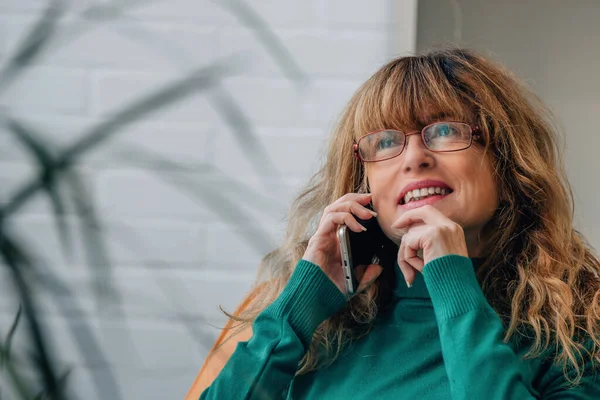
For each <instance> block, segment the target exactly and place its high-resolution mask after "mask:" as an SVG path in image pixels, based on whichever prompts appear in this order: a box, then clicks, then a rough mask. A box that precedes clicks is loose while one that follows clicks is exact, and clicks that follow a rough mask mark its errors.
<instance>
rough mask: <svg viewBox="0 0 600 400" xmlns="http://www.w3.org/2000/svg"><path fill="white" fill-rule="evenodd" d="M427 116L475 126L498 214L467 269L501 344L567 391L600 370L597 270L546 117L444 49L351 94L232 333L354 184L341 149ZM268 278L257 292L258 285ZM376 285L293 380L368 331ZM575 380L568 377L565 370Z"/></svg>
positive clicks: (458, 52)
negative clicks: (550, 368)
mask: <svg viewBox="0 0 600 400" xmlns="http://www.w3.org/2000/svg"><path fill="white" fill-rule="evenodd" d="M432 110H438V111H443V112H445V113H448V114H451V115H453V116H455V117H460V118H463V120H465V121H467V120H468V121H470V122H472V123H475V124H477V125H478V126H479V127H480V129H481V131H482V134H483V138H484V142H485V151H486V152H488V154H489V155H491V158H492V162H493V166H494V174H495V179H496V181H497V185H498V192H499V193H500V194H501V195H500V196H501V198H500V199H499V200H500V206H499V207H498V209H497V211H496V213H495V215H494V217H493V218H492V220H491V221H490V222H489V223H488V225H487V226H486V228H485V229H484V231H483V232H482V236H481V240H482V241H483V243H484V245H485V246H484V248H485V249H487V253H488V256H487V257H486V260H485V262H484V264H483V265H482V266H481V267H480V268H479V269H478V271H477V273H478V279H479V281H480V283H481V286H482V289H483V291H484V293H485V296H486V298H487V299H488V301H489V302H490V304H491V305H492V307H493V308H494V309H495V310H496V312H497V313H498V315H499V316H500V318H501V319H502V321H503V322H504V324H505V328H506V336H505V338H504V339H505V341H507V342H508V341H509V340H511V338H515V336H518V335H527V336H528V337H530V338H532V341H531V343H532V344H531V347H530V349H529V352H528V353H527V354H526V356H528V357H535V356H538V355H540V354H542V353H543V352H545V351H546V350H552V349H554V351H555V354H554V357H555V361H556V362H557V363H559V365H562V366H563V371H564V373H565V376H566V377H567V379H568V380H569V381H570V382H572V383H574V384H576V383H577V382H578V381H579V379H580V377H581V375H582V373H583V368H582V364H583V362H582V359H583V356H584V355H585V357H592V358H593V359H595V360H597V361H600V325H599V321H600V279H599V272H600V263H599V261H598V259H597V257H596V256H595V255H594V254H593V252H592V250H591V248H590V247H589V245H587V244H586V242H585V240H584V238H583V237H582V236H581V234H579V233H578V232H577V231H576V230H575V229H574V227H573V199H572V193H571V189H570V186H569V183H568V181H567V180H566V175H565V172H564V169H563V160H562V158H561V151H560V146H559V144H562V143H559V135H558V134H557V129H556V128H555V125H554V123H553V121H552V116H551V113H550V112H549V111H548V109H547V108H546V106H545V105H544V104H543V103H542V101H540V100H539V99H538V98H537V97H536V96H535V95H534V94H533V93H532V92H531V91H530V90H529V89H528V88H527V87H525V86H524V85H523V84H522V83H520V81H519V80H518V79H517V78H515V77H514V76H513V75H512V74H511V73H510V72H509V71H507V70H506V69H505V68H503V67H502V66H500V65H498V64H497V63H495V62H492V61H490V60H488V59H486V58H484V57H482V56H481V55H479V54H477V53H475V52H473V51H469V50H464V49H448V50H441V51H436V52H431V53H429V54H426V55H420V56H410V57H402V58H397V59H394V60H392V61H391V62H389V63H387V64H386V65H384V66H383V67H382V68H381V69H380V70H379V71H377V72H376V73H375V74H374V75H373V76H372V77H371V78H370V79H369V80H368V81H366V82H365V83H364V84H363V85H362V86H361V87H360V88H359V89H358V91H357V92H356V93H355V94H354V96H353V97H352V99H351V100H350V102H349V104H348V105H347V107H346V109H345V111H344V112H343V114H342V116H341V119H340V121H339V123H338V125H337V128H336V129H335V131H334V132H333V135H332V137H331V141H330V144H329V150H328V153H327V158H326V162H325V164H324V166H323V167H322V169H321V170H320V171H319V172H318V173H317V174H315V176H313V178H312V179H311V181H310V182H309V184H308V186H307V187H306V189H305V190H304V191H303V192H302V193H301V194H300V195H299V196H298V198H297V199H296V200H295V201H294V202H293V204H292V207H291V210H290V214H289V221H288V229H287V232H286V235H285V238H284V242H283V244H282V246H281V247H279V248H278V249H276V250H275V251H273V252H272V253H270V254H268V255H267V256H266V257H265V258H264V259H263V261H262V263H261V273H260V274H259V278H258V281H257V286H256V287H255V290H254V291H253V292H252V293H251V294H250V295H251V296H252V297H253V301H252V302H250V306H248V307H246V308H245V309H244V310H242V311H240V313H238V314H237V315H231V314H228V315H229V316H230V317H231V318H232V319H234V320H235V321H239V324H237V325H236V327H235V329H236V330H242V329H244V328H245V327H247V326H248V325H249V324H251V323H252V321H253V320H254V318H255V317H256V316H257V315H258V314H259V313H260V312H261V311H262V310H263V309H264V308H265V307H267V306H268V305H269V304H270V303H271V302H272V301H273V300H274V299H275V298H276V297H277V296H278V295H279V294H280V293H281V291H282V290H283V288H284V286H285V285H286V283H287V281H288V280H289V278H290V276H291V274H292V272H293V269H294V266H295V265H296V263H297V261H298V260H299V259H301V258H302V256H303V254H304V251H305V250H306V247H307V243H308V239H309V238H310V237H311V235H312V234H313V233H314V231H315V230H316V226H317V222H318V221H319V218H320V216H321V213H322V211H323V209H324V208H325V207H326V206H327V205H328V204H330V203H332V202H333V201H335V200H336V199H338V198H339V197H341V196H342V195H344V194H346V193H348V192H356V191H357V190H358V189H359V188H360V187H361V186H363V185H364V184H365V180H366V178H365V174H364V167H363V165H362V164H361V163H360V162H359V161H358V160H357V159H356V158H355V157H353V154H352V144H353V143H354V142H355V140H356V139H357V138H358V137H360V136H361V135H363V134H364V133H366V132H370V131H374V130H377V129H383V128H397V129H399V127H403V126H407V125H410V124H413V125H414V124H415V122H419V121H420V118H421V117H422V116H423V115H426V114H428V113H431V111H432ZM265 280H268V281H269V284H268V285H264V284H263V285H261V284H260V282H264V281H265ZM388 280H389V277H386V276H381V277H380V278H379V279H378V280H377V282H376V283H375V284H374V285H372V286H371V287H370V288H369V289H368V290H367V291H366V292H363V293H361V294H359V295H357V296H354V297H353V298H352V299H351V300H350V302H349V304H348V306H347V307H346V308H345V309H344V310H343V311H342V312H340V313H339V314H338V315H335V316H334V317H332V318H330V319H328V320H327V321H325V322H323V323H322V324H321V325H320V326H319V328H318V329H317V331H316V333H315V334H314V338H313V340H312V342H311V345H310V348H309V350H308V351H307V353H306V354H305V356H304V358H303V359H302V361H301V363H300V365H299V369H298V374H304V373H307V372H309V371H312V370H315V369H317V368H319V367H322V366H325V365H328V364H330V363H332V362H333V361H334V360H335V359H336V357H337V356H338V355H339V353H340V351H341V350H342V349H343V348H344V346H345V344H347V343H348V342H349V341H352V340H356V339H358V338H360V337H362V336H364V335H366V334H368V333H369V329H370V327H371V325H372V322H373V320H374V319H375V317H376V315H377V312H378V310H380V309H381V307H382V306H383V305H385V304H386V301H387V299H389V297H390V291H391V288H390V285H389V282H388ZM573 372H574V373H573Z"/></svg>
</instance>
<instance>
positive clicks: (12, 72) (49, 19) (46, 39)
mask: <svg viewBox="0 0 600 400" xmlns="http://www.w3.org/2000/svg"><path fill="white" fill-rule="evenodd" d="M64 11H65V6H64V2H63V0H51V1H49V3H48V6H47V7H46V10H45V11H44V13H43V14H42V15H41V16H40V18H39V19H38V21H37V22H36V23H35V24H34V25H33V26H32V27H31V30H30V31H29V32H28V34H27V35H25V38H24V39H23V40H22V42H21V43H19V45H18V46H17V49H16V50H15V53H14V54H13V55H10V56H8V57H7V59H8V61H7V62H6V63H5V66H4V68H3V69H2V70H1V71H0V92H2V90H5V89H6V88H7V87H8V85H9V84H10V83H12V82H14V81H15V80H16V78H17V76H18V75H19V74H21V73H23V72H24V71H25V67H26V66H27V65H29V64H31V62H33V60H35V58H37V57H38V56H39V55H40V53H41V52H42V50H43V49H44V48H45V47H46V46H47V45H48V44H49V43H50V41H51V39H52V37H53V36H54V33H55V31H56V28H57V24H58V21H59V19H60V18H61V16H62V15H63V13H64Z"/></svg>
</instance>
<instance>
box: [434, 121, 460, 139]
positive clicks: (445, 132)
mask: <svg viewBox="0 0 600 400" xmlns="http://www.w3.org/2000/svg"><path fill="white" fill-rule="evenodd" d="M456 134H457V130H456V128H455V127H454V126H453V125H451V124H437V125H434V129H433V137H448V136H456Z"/></svg>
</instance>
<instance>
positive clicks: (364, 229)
mask: <svg viewBox="0 0 600 400" xmlns="http://www.w3.org/2000/svg"><path fill="white" fill-rule="evenodd" d="M359 225H360V228H361V229H362V230H363V231H366V230H367V228H365V227H364V226H362V225H361V224H359Z"/></svg>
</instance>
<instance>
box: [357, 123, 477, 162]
mask: <svg viewBox="0 0 600 400" xmlns="http://www.w3.org/2000/svg"><path fill="white" fill-rule="evenodd" d="M443 123H457V124H463V125H467V126H468V127H469V128H470V129H471V140H470V141H469V145H468V146H467V147H465V148H462V149H457V150H432V149H430V148H429V146H427V143H425V138H424V137H423V132H424V131H425V129H427V128H429V127H431V126H433V125H436V124H443ZM385 131H394V132H400V133H404V132H402V131H401V130H398V129H380V130H377V131H373V132H369V133H365V134H364V135H362V136H361V137H359V138H358V140H357V141H356V142H355V143H353V144H352V149H353V151H354V156H355V157H356V158H358V159H359V160H360V162H363V163H374V162H380V161H387V160H391V159H392V158H396V157H398V156H399V155H400V154H402V152H403V151H404V149H406V143H407V142H408V137H409V136H412V135H421V142H423V144H424V145H425V147H426V148H427V150H429V151H431V152H434V153H453V152H455V151H463V150H466V149H468V148H469V147H471V146H472V145H473V139H475V141H481V140H482V139H483V136H482V135H481V133H480V132H481V129H480V128H479V126H477V125H475V126H473V125H471V124H468V123H466V122H462V121H438V122H432V123H431V124H428V125H425V126H424V127H423V128H421V130H418V131H411V132H409V133H404V143H403V145H402V150H400V152H399V153H398V154H396V155H395V156H391V157H388V158H383V159H381V160H373V161H366V160H364V159H363V158H362V157H361V156H360V153H359V151H358V145H359V143H360V141H361V140H362V139H363V138H365V137H367V136H369V135H374V134H375V133H379V132H385Z"/></svg>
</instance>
